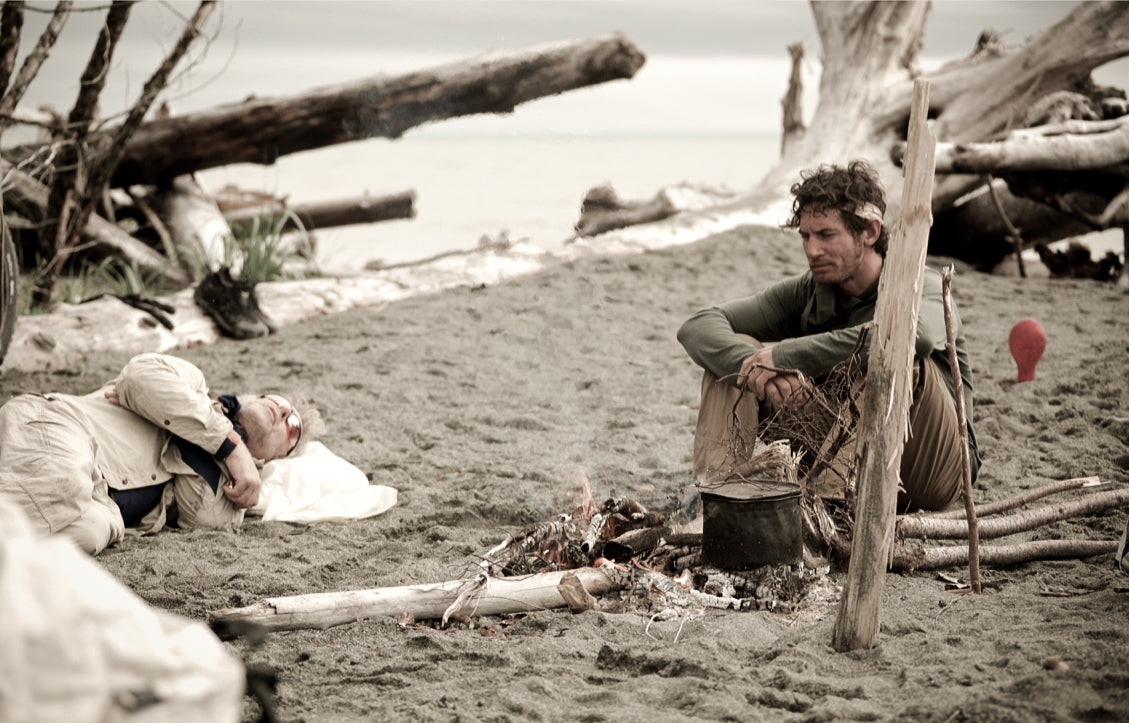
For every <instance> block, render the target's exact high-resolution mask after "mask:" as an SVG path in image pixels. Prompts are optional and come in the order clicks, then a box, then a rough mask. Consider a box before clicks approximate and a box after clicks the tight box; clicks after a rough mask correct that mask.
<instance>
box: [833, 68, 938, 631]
mask: <svg viewBox="0 0 1129 723" xmlns="http://www.w3.org/2000/svg"><path fill="white" fill-rule="evenodd" d="M928 107H929V83H928V82H927V81H924V80H917V81H914V85H913V105H912V107H911V108H910V117H909V142H908V144H907V147H906V156H905V158H906V173H905V175H906V178H905V186H904V188H903V193H902V214H903V218H902V223H901V225H900V227H899V228H898V231H900V233H899V234H896V235H897V236H898V238H892V239H891V243H890V250H889V252H888V253H887V255H886V261H885V265H884V269H883V272H882V278H881V280H880V281H879V282H878V302H877V305H876V307H875V310H874V325H873V331H872V333H871V342H870V365H869V369H868V371H867V376H866V401H865V403H864V405H863V409H862V418H861V420H860V423H859V429H860V432H859V442H858V448H859V450H860V465H859V483H858V506H857V508H856V510H857V511H856V515H855V537H854V542H853V544H852V546H851V561H850V565H849V566H848V568H847V581H846V585H845V586H844V588H843V599H842V601H841V602H840V604H839V614H838V617H837V618H836V620H835V628H834V630H833V631H832V645H834V647H835V649H836V650H838V651H840V652H843V651H846V650H854V649H856V648H871V647H874V644H875V642H876V640H877V637H878V624H879V617H880V612H881V609H880V608H881V602H882V587H883V582H884V576H885V573H886V568H887V566H888V565H889V564H890V562H891V561H892V559H893V553H894V521H895V519H896V516H897V500H898V469H899V467H900V466H901V459H902V448H903V447H904V446H905V438H906V434H907V431H908V420H909V405H910V387H911V381H912V372H911V367H912V362H913V349H914V338H915V327H916V325H917V312H918V309H919V308H920V306H921V285H922V278H923V276H924V272H925V251H926V247H927V244H928V238H929V227H930V225H931V224H932V220H933V217H932V211H931V200H932V196H933V162H934V152H935V146H936V142H935V139H934V137H933V134H932V132H931V131H930V130H929V127H928V126H927V125H926V112H927V110H928ZM891 236H895V234H891ZM907 304H908V305H909V306H908V309H907Z"/></svg>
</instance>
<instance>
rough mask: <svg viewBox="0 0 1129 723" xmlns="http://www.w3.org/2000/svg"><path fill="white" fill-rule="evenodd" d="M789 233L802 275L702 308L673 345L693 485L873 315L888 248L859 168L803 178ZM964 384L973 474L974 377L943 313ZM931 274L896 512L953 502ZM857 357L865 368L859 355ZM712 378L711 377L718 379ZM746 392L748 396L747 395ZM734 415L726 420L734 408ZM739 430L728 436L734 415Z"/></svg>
mask: <svg viewBox="0 0 1129 723" xmlns="http://www.w3.org/2000/svg"><path fill="white" fill-rule="evenodd" d="M791 192H792V195H793V197H794V199H793V203H792V216H791V218H790V219H789V221H788V223H787V224H785V225H786V227H788V228H794V229H798V230H799V233H800V239H801V241H802V242H803V247H804V255H805V256H806V257H807V261H808V271H806V272H805V273H803V274H801V275H799V276H796V277H793V278H790V279H785V280H783V281H780V282H778V283H776V284H773V285H772V286H769V287H768V288H766V289H764V290H762V291H760V292H759V293H757V294H755V295H753V296H749V297H746V298H741V299H736V300H733V301H727V302H725V303H722V304H720V305H718V306H713V307H710V308H707V309H702V310H700V311H698V312H697V313H696V314H694V315H693V316H692V317H691V318H690V319H688V320H687V321H686V322H685V323H684V324H683V325H682V327H681V328H680V329H679V331H678V340H679V342H681V343H682V346H683V347H684V348H685V349H686V351H687V353H688V354H689V355H690V357H691V358H692V359H693V360H694V361H695V362H697V363H698V364H699V365H700V366H701V367H702V368H703V369H704V370H705V373H704V375H703V379H702V403H701V407H700V409H699V416H698V427H697V430H696V433H695V439H694V481H695V483H696V484H698V485H702V484H703V483H707V482H708V481H709V480H716V479H717V477H718V476H719V475H721V476H723V475H724V474H725V472H726V469H727V466H729V465H731V464H732V460H731V459H728V460H727V457H728V455H729V448H728V442H727V441H728V440H730V439H732V438H733V435H734V434H739V435H741V437H742V438H745V439H751V438H752V437H751V435H750V436H745V435H746V434H748V433H751V434H755V433H756V429H757V423H758V419H759V416H760V415H761V414H763V413H765V412H767V411H768V410H770V409H775V408H779V407H781V406H782V405H787V404H789V403H792V402H795V401H796V400H799V399H802V398H803V397H804V393H803V388H802V383H801V378H800V377H799V375H797V374H795V373H791V371H790V370H793V371H799V372H802V373H803V374H804V375H806V376H807V377H808V378H810V379H812V380H814V381H815V382H817V383H818V382H819V381H821V380H823V379H825V378H826V377H827V376H828V374H829V373H830V372H831V371H832V369H834V368H835V367H836V366H837V365H838V364H839V363H840V362H843V361H845V360H847V359H848V358H849V357H850V356H851V354H852V352H853V351H854V350H855V348H856V345H857V342H858V340H859V335H860V332H862V331H863V330H864V329H865V328H867V327H868V326H869V325H870V323H871V322H872V321H873V319H874V307H875V303H876V302H877V299H878V280H879V277H880V276H881V274H882V268H883V264H884V261H885V258H886V249H887V246H888V244H889V234H888V233H887V231H886V227H885V224H884V222H883V216H884V214H885V212H886V196H885V192H884V191H883V189H882V185H881V183H880V181H879V180H878V175H877V173H875V171H874V170H873V169H872V168H871V167H870V166H869V165H868V164H867V163H866V162H865V161H854V162H852V163H850V164H849V165H847V166H846V167H842V166H829V165H824V166H820V167H819V168H817V169H814V170H810V171H806V172H804V173H803V174H801V181H800V182H798V183H796V184H795V185H793V186H792V188H791ZM953 316H954V321H955V324H956V351H957V360H958V366H959V368H960V376H961V380H962V383H963V386H964V394H965V408H966V412H967V414H966V416H967V423H968V440H969V452H970V455H969V456H970V458H971V460H972V474H973V477H974V478H975V475H976V473H977V471H978V470H979V467H980V458H979V455H978V453H977V449H976V438H975V435H974V434H973V430H972V388H973V387H972V370H971V368H970V366H969V363H968V352H967V349H966V346H965V339H964V334H963V331H962V328H961V324H960V317H959V314H957V312H956V309H953ZM946 342H947V335H946V330H945V317H944V306H943V300H942V291H941V275H940V273H938V272H937V271H936V270H935V269H931V268H928V267H927V268H926V269H925V279H924V288H923V291H922V301H921V308H920V311H919V315H918V320H917V339H916V345H915V357H914V374H913V377H914V383H913V401H912V406H911V408H910V414H909V422H910V436H909V439H908V440H907V442H906V446H905V449H904V452H903V455H902V465H901V470H900V472H901V481H902V488H901V489H900V490H899V494H898V508H899V510H901V511H905V510H912V509H924V510H938V509H943V508H945V507H948V506H949V505H951V504H952V503H953V502H954V501H956V499H957V498H958V496H959V494H960V490H961V487H962V480H963V472H962V462H961V448H960V444H961V440H960V428H959V422H958V419H957V413H956V401H955V387H954V383H953V378H952V373H951V369H950V365H949V361H948V353H947V351H946ZM861 356H862V359H861V361H862V362H863V363H864V364H865V362H866V348H865V346H864V348H863V350H862V354H861ZM719 380H720V381H719ZM749 392H751V394H749ZM735 411H736V412H737V413H736V414H734V412H735ZM735 418H736V419H737V420H738V421H737V422H736V424H737V428H734V426H733V425H734V422H733V420H734V419H735Z"/></svg>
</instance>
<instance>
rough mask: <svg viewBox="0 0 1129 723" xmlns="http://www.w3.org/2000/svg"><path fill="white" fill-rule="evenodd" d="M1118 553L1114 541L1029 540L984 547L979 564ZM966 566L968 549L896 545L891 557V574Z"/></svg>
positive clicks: (1069, 558) (1067, 558)
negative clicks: (892, 571)
mask: <svg viewBox="0 0 1129 723" xmlns="http://www.w3.org/2000/svg"><path fill="white" fill-rule="evenodd" d="M1116 549H1117V541H1116V540H1032V541H1029V542H1017V543H1015V544H1012V545H985V546H984V547H981V548H980V561H981V562H982V563H984V564H985V565H1018V564H1020V563H1023V562H1033V561H1035V560H1073V559H1082V558H1086V557H1093V556H1094V555H1106V554H1110V553H1112V552H1113V551H1114V550H1116ZM967 562H968V548H967V547H965V546H963V545H957V546H952V547H908V546H902V545H899V546H898V547H897V549H896V550H895V553H894V563H893V566H892V569H893V570H896V571H897V572H913V571H914V570H937V569H940V568H943V567H956V566H957V565H964V564H966V563H967Z"/></svg>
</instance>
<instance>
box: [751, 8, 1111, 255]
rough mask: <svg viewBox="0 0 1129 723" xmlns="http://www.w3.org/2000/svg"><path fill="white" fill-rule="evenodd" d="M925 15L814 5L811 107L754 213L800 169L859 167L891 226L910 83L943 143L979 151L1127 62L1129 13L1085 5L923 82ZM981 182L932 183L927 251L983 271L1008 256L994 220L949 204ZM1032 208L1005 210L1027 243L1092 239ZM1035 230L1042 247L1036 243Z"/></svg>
mask: <svg viewBox="0 0 1129 723" xmlns="http://www.w3.org/2000/svg"><path fill="white" fill-rule="evenodd" d="M928 8H929V4H928V3H889V2H849V3H848V2H813V3H812V11H813V14H814V15H815V19H816V28H817V30H818V32H819V36H820V43H821V46H822V51H821V53H820V55H821V59H822V61H823V71H822V77H821V79H820V85H819V103H818V105H817V107H816V111H815V114H814V116H813V117H812V118H811V119H810V121H809V123H808V127H807V130H806V131H805V132H804V133H803V135H802V136H798V137H795V138H793V139H791V140H790V141H789V143H788V144H787V145H786V147H785V150H784V153H783V154H782V156H781V159H780V162H779V163H778V164H777V165H776V166H775V167H774V168H772V169H771V170H770V171H769V172H768V173H766V174H765V176H764V177H763V179H762V180H761V183H760V184H759V186H758V188H757V189H756V190H754V192H753V193H752V194H751V195H750V197H749V198H750V202H751V203H753V202H755V203H756V204H758V207H761V208H774V207H776V206H777V205H779V204H781V203H783V202H784V201H785V199H786V195H787V192H788V189H789V188H790V186H791V184H792V183H793V182H794V180H795V178H796V177H797V176H798V174H799V172H800V171H801V170H803V169H805V168H810V167H812V166H814V165H816V164H818V163H824V162H845V161H848V160H850V159H854V158H866V159H868V160H870V161H871V162H872V163H873V164H874V165H875V167H876V168H877V170H878V171H879V173H880V174H881V176H882V179H883V182H884V183H885V185H886V188H887V190H888V192H889V193H890V195H891V197H892V198H891V199H890V201H889V203H890V204H891V208H890V209H888V212H889V213H891V214H892V215H893V216H894V217H896V216H897V208H896V206H897V203H898V200H899V195H900V188H901V183H902V180H901V177H900V173H899V171H898V169H897V167H896V165H895V163H894V162H893V160H892V159H891V153H892V150H893V148H894V146H895V145H896V144H897V143H898V142H900V141H902V140H903V139H904V127H905V126H904V124H905V119H906V117H907V115H908V109H909V107H910V95H911V87H912V82H913V79H914V78H916V77H920V78H924V79H926V80H928V81H929V83H930V87H931V91H930V94H931V101H930V117H931V122H932V124H933V128H934V132H935V133H936V134H937V136H938V138H939V139H940V140H941V141H944V142H947V143H954V144H964V143H972V142H985V141H988V140H990V139H992V138H995V137H997V136H998V135H1000V134H1002V133H1004V132H1006V131H1007V130H1009V129H1011V128H1014V127H1015V126H1016V125H1017V120H1018V119H1019V118H1020V117H1022V116H1023V115H1024V109H1025V108H1026V107H1027V106H1028V105H1029V104H1030V103H1031V102H1032V100H1033V99H1040V98H1043V97H1045V96H1047V95H1050V94H1052V93H1055V92H1058V91H1063V90H1067V91H1080V92H1085V91H1086V90H1087V84H1088V83H1089V82H1090V79H1089V73H1090V71H1092V70H1093V69H1095V68H1098V67H1100V66H1102V65H1104V64H1105V63H1108V62H1109V61H1111V60H1115V59H1117V58H1120V57H1124V56H1126V55H1129V40H1127V39H1129V3H1124V2H1086V3H1079V4H1077V5H1076V6H1074V8H1073V9H1072V10H1071V11H1070V13H1069V14H1068V15H1066V16H1065V17H1064V18H1063V19H1062V20H1061V21H1060V22H1058V23H1056V24H1055V25H1053V26H1052V27H1049V28H1046V29H1044V30H1043V31H1041V32H1039V33H1035V34H1033V35H1032V36H1031V37H1030V38H1029V39H1028V40H1027V42H1025V43H1024V44H1022V45H1020V46H1018V47H1014V48H1010V47H1004V46H1003V45H1002V44H1000V43H984V44H982V45H981V46H980V47H978V48H977V49H976V51H975V52H974V53H973V54H971V55H970V56H969V57H967V58H964V59H962V60H958V61H954V62H950V63H947V64H945V65H943V66H941V67H940V68H937V69H936V70H933V71H930V72H928V73H923V74H922V73H919V70H918V68H917V67H916V66H917V53H918V50H919V48H920V39H921V37H922V33H923V30H924V25H925V20H926V14H927V13H928ZM971 40H972V38H971V37H970V41H971ZM1088 90H1089V91H1090V92H1091V93H1092V92H1093V90H1094V89H1093V87H1092V86H1089V88H1088ZM983 182H984V181H983V178H982V177H981V176H979V175H969V174H952V175H949V176H948V177H946V178H943V179H938V182H937V184H936V185H935V187H934V189H933V212H934V214H935V216H936V217H937V223H935V224H934V227H933V233H932V235H931V239H930V252H932V253H936V254H945V255H949V256H955V257H957V258H961V259H964V260H967V261H971V262H973V263H975V264H977V265H979V266H986V267H991V266H993V265H994V264H995V263H996V262H998V261H999V260H1001V259H1002V258H1004V257H1005V256H1007V255H1008V254H1009V253H1010V252H1011V251H1012V247H1011V244H1010V242H1009V241H1008V240H1007V238H1006V229H1004V228H1003V227H1002V225H1001V224H999V223H998V221H997V222H996V223H994V224H991V231H990V232H989V231H986V230H984V226H983V224H984V222H985V221H988V222H991V221H992V217H993V216H995V211H994V209H992V208H990V199H985V201H987V202H988V204H989V207H988V208H987V209H986V212H983V213H976V214H975V215H969V214H970V210H966V209H964V205H963V203H962V205H959V206H958V205H956V202H957V201H958V200H962V201H963V199H964V198H966V197H967V196H968V194H969V193H970V192H972V191H974V190H975V189H976V188H978V187H980V186H982V185H983ZM1009 203H1010V201H1009V200H1005V205H1007V204H1009ZM1035 205H1037V204H1020V206H1021V208H1022V209H1023V210H1022V211H1018V212H1017V211H1014V210H1013V209H1012V208H1011V207H1010V205H1009V208H1008V214H1009V216H1010V218H1011V219H1012V221H1013V222H1014V223H1015V225H1016V226H1018V227H1019V228H1021V229H1023V231H1024V238H1025V241H1027V242H1028V243H1033V242H1035V241H1037V240H1044V241H1047V242H1051V241H1055V240H1058V239H1060V238H1065V237H1068V236H1071V235H1075V234H1077V233H1080V232H1085V231H1087V230H1089V229H1086V228H1085V227H1084V226H1083V225H1081V224H1077V223H1072V222H1071V220H1070V219H1069V218H1066V217H1065V216H1064V215H1063V214H1062V213H1060V212H1057V211H1054V210H1051V209H1046V215H1047V216H1049V219H1047V218H1041V219H1036V218H1034V217H1033V216H1031V215H1029V213H1028V209H1032V208H1033V207H1034V206H1035ZM953 214H955V215H956V216H955V217H954V218H953V219H952V220H951V221H949V220H948V219H947V218H946V217H947V216H949V215H953ZM1033 232H1034V233H1037V234H1038V235H1040V236H1041V237H1042V238H1041V239H1035V238H1033V237H1032V236H1031V234H1032V233H1033ZM942 246H943V248H942Z"/></svg>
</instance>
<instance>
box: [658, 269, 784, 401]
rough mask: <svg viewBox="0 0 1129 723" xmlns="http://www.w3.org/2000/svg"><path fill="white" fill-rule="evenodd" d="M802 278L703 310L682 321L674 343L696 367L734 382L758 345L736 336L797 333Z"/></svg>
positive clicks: (770, 338) (767, 338)
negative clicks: (678, 343)
mask: <svg viewBox="0 0 1129 723" xmlns="http://www.w3.org/2000/svg"><path fill="white" fill-rule="evenodd" d="M804 278H805V277H804V276H797V277H794V278H791V279H787V280H785V281H782V282H780V283H778V284H774V285H773V286H771V287H769V288H767V289H765V290H764V291H762V292H760V293H758V294H756V295H754V296H750V297H747V298H744V299H737V300H734V301H728V302H726V303H724V304H720V305H718V306H713V307H709V308H706V309H702V310H700V311H698V312H697V313H696V314H694V315H693V316H691V317H690V318H689V319H687V320H686V321H685V322H684V323H683V324H682V326H681V327H680V328H679V330H678V341H679V342H680V343H681V344H682V346H683V348H685V349H686V353H687V354H689V355H690V358H691V359H693V360H694V361H695V362H697V364H698V365H699V366H701V367H702V368H703V369H708V370H709V371H711V372H713V374H714V375H715V376H717V377H718V378H719V379H726V380H727V381H729V382H730V383H731V384H734V385H736V384H738V383H739V381H738V379H737V376H738V375H739V374H740V373H741V370H742V364H743V363H744V362H745V360H746V359H748V358H749V357H751V356H753V355H754V354H756V352H757V349H759V348H760V347H759V346H757V345H756V344H752V343H750V342H748V341H744V340H742V339H740V338H738V337H737V334H746V335H748V336H751V337H753V338H754V339H756V340H757V342H758V343H760V344H766V343H770V342H774V341H777V340H779V339H787V338H788V337H790V336H794V335H796V334H798V333H799V321H800V315H801V314H802V313H803V304H804V300H803V299H804V283H805V281H804Z"/></svg>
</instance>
